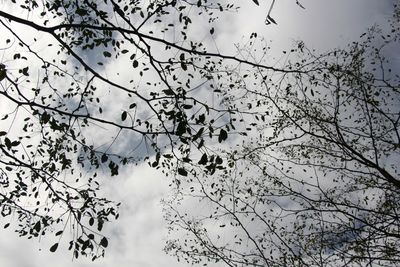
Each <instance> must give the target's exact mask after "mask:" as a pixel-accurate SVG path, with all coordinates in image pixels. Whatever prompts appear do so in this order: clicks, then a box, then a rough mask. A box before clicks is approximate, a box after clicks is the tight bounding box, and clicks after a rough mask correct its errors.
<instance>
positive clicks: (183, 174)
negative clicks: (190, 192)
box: [178, 168, 188, 176]
mask: <svg viewBox="0 0 400 267" xmlns="http://www.w3.org/2000/svg"><path fill="white" fill-rule="evenodd" d="M178 173H179V175H182V176H187V175H188V172H187V170H185V169H184V168H178Z"/></svg>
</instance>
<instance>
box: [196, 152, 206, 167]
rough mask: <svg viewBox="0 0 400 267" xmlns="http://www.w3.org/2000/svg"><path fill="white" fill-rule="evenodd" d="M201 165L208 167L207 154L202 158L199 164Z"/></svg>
mask: <svg viewBox="0 0 400 267" xmlns="http://www.w3.org/2000/svg"><path fill="white" fill-rule="evenodd" d="M198 163H199V164H201V165H206V164H207V154H206V153H204V154H203V156H201V159H200V160H199V162H198Z"/></svg>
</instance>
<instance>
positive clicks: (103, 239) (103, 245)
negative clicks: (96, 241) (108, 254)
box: [100, 237, 108, 248]
mask: <svg viewBox="0 0 400 267" xmlns="http://www.w3.org/2000/svg"><path fill="white" fill-rule="evenodd" d="M100 246H102V247H104V248H106V247H107V246H108V240H107V238H105V237H103V238H102V239H101V241H100Z"/></svg>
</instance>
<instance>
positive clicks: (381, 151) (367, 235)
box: [0, 0, 400, 266]
mask: <svg viewBox="0 0 400 267" xmlns="http://www.w3.org/2000/svg"><path fill="white" fill-rule="evenodd" d="M253 2H254V3H256V4H258V2H257V1H253ZM274 2H275V1H272V4H271V8H270V9H269V12H268V15H267V20H268V19H269V21H270V22H274V21H275V20H273V19H272V18H271V16H270V13H271V9H272V7H273V4H274ZM296 3H297V4H298V5H300V6H301V4H300V3H299V2H297V1H296ZM3 5H4V9H2V10H0V24H1V26H0V27H1V29H2V32H4V36H5V37H4V38H3V40H2V42H3V43H1V44H0V45H1V47H2V51H3V54H2V59H1V62H0V83H1V88H0V95H1V96H0V101H1V108H0V110H1V118H0V119H1V123H0V127H1V128H0V187H1V191H0V208H1V214H2V216H3V217H5V219H7V218H9V219H8V221H7V223H6V224H5V227H8V226H9V225H10V223H13V221H12V219H11V218H14V219H16V220H17V221H18V222H17V224H14V225H15V229H16V231H17V232H18V233H19V235H20V236H26V237H28V238H40V237H41V236H43V235H48V236H49V237H48V238H52V239H54V245H53V246H51V247H50V251H52V252H54V251H56V250H57V248H58V246H59V243H60V242H68V243H69V249H70V250H71V251H72V252H73V254H74V256H75V257H78V256H79V255H85V256H90V257H92V259H93V260H94V259H96V258H98V257H99V256H102V255H104V249H105V248H106V247H107V246H108V242H109V238H108V237H106V236H104V235H103V234H102V229H103V226H104V224H105V223H107V222H109V221H111V220H113V219H117V218H118V206H119V205H120V204H119V203H114V202H112V200H109V199H106V198H104V197H102V196H101V195H102V194H101V191H99V189H100V185H101V178H100V176H102V175H104V174H106V175H111V176H115V175H118V173H119V170H120V168H122V166H125V165H131V164H137V163H138V162H141V161H143V160H148V161H149V164H150V165H151V166H152V167H154V168H159V169H160V170H162V171H163V172H164V173H165V174H167V175H170V174H172V175H173V181H174V184H173V186H174V194H173V196H172V197H171V200H170V201H166V202H165V207H166V219H167V220H168V221H169V222H170V223H171V224H170V231H171V240H170V241H169V243H168V244H167V247H166V251H167V252H169V253H172V254H174V255H176V256H178V258H181V257H182V258H184V259H185V260H187V261H189V262H192V263H200V262H203V263H204V262H223V263H225V264H226V265H228V266H286V265H290V266H291V265H294V266H297V265H298V266H303V265H304V266H340V265H346V266H347V265H357V264H358V265H366V264H377V265H390V264H396V262H398V261H399V260H400V259H399V258H398V255H399V251H398V247H399V227H400V225H399V217H398V214H399V205H398V203H399V193H400V191H399V190H400V178H399V177H398V172H399V170H398V164H397V162H398V159H399V148H400V145H399V144H400V137H399V119H400V110H399V107H400V105H399V99H400V97H399V84H400V83H399V75H398V73H397V71H398V69H396V68H393V66H392V65H393V64H395V63H393V62H392V61H391V59H390V58H389V57H387V54H388V53H390V51H392V50H391V49H393V46H397V47H398V44H399V43H398V42H399V38H398V37H399V29H398V8H397V7H396V8H395V18H394V19H393V20H392V24H391V27H390V30H389V32H388V33H386V32H385V30H387V29H384V30H379V29H377V28H372V29H371V30H369V31H368V32H367V33H366V34H365V35H363V36H362V37H360V40H359V41H358V42H354V43H352V44H350V45H349V46H348V47H347V48H344V49H335V50H332V51H329V52H326V53H322V54H318V53H317V52H315V51H313V50H311V49H308V48H307V46H306V45H305V44H304V43H303V42H298V43H297V44H296V45H295V46H294V47H293V49H292V50H291V51H284V55H285V59H284V60H282V61H281V62H279V63H278V64H274V65H272V64H271V63H270V62H268V60H267V59H266V58H267V55H268V52H269V47H268V46H267V45H265V42H264V39H263V38H262V37H260V36H257V33H249V35H250V38H249V40H248V42H247V43H245V44H243V45H242V46H237V47H236V48H237V53H236V54H232V55H231V54H224V53H223V52H220V51H219V50H218V47H217V48H216V47H215V44H214V43H213V42H212V40H213V36H214V35H215V34H216V29H215V28H214V26H213V25H214V23H215V21H217V20H218V16H220V15H222V14H224V13H225V12H231V11H235V10H236V9H237V7H236V3H225V2H224V3H223V2H220V1H212V0H198V1H185V0H182V1H179V0H148V1H128V0H102V1H93V0H84V1H71V0H55V1H54V0H53V1H47V0H46V1H45V0H44V1H34V0H26V1H24V3H23V4H21V2H18V3H17V1H15V0H13V1H11V2H10V3H7V4H3ZM271 19H272V21H271ZM196 25H202V29H201V30H200V29H199V27H196ZM199 32H201V34H199ZM203 36H207V37H209V38H203ZM210 40H211V41H210ZM392 68H393V71H392ZM193 205H195V206H196V207H199V206H200V207H205V208H204V209H193ZM188 210H189V211H191V212H188ZM232 233H235V234H234V235H232ZM182 235H183V236H184V238H182Z"/></svg>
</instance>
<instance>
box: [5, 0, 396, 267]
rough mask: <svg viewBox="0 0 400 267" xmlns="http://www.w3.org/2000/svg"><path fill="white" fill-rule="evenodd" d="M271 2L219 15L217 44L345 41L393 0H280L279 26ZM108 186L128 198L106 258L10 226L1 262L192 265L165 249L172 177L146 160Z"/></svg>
mask: <svg viewBox="0 0 400 267" xmlns="http://www.w3.org/2000/svg"><path fill="white" fill-rule="evenodd" d="M270 2H271V1H270V0H260V6H259V7H257V6H256V5H254V3H253V2H252V1H251V0H246V1H240V3H241V4H242V6H243V8H242V9H241V11H240V12H239V13H238V14H231V15H229V16H227V17H226V18H224V19H222V20H220V21H219V23H218V25H216V30H217V31H218V35H217V39H216V43H217V45H218V48H219V49H220V51H221V52H223V51H233V43H234V42H240V41H241V40H243V38H248V37H249V35H250V33H251V32H257V33H258V34H259V35H263V36H265V37H266V38H267V39H268V40H271V41H272V43H271V46H272V48H273V51H274V52H276V53H278V52H279V51H280V50H285V49H287V48H289V47H290V45H291V44H292V43H293V41H294V40H304V41H305V42H306V43H307V44H308V46H310V47H315V48H318V49H320V50H324V49H328V48H333V47H337V46H340V45H344V44H346V43H348V42H349V41H351V40H356V39H357V37H358V36H359V35H360V34H362V33H363V31H364V30H365V29H366V28H367V27H369V26H372V25H373V24H374V23H378V24H382V23H386V21H387V18H388V17H389V16H391V10H392V4H393V2H394V1H392V0H335V1H332V0H303V1H301V2H302V4H303V5H304V6H305V9H304V10H303V9H301V8H299V7H298V6H297V5H296V4H295V0H278V1H276V2H277V3H276V4H275V8H274V10H273V12H272V14H271V15H272V17H273V18H274V19H275V20H276V21H277V23H278V25H270V26H266V25H265V24H264V19H265V15H266V13H267V10H268V6H269V4H270ZM0 7H1V4H0ZM197 26H199V27H201V25H197ZM226 40H229V42H226ZM104 190H105V191H106V194H108V195H111V196H112V198H113V199H116V200H117V201H121V202H122V203H123V206H122V208H121V216H120V219H119V221H117V222H116V223H114V224H113V225H111V226H110V227H109V229H108V231H109V232H110V234H111V236H110V246H109V248H108V249H107V251H106V257H105V258H104V259H101V260H98V261H96V262H94V263H92V262H91V261H90V260H89V259H83V258H81V259H79V260H74V261H72V254H71V253H70V252H69V251H65V250H63V249H59V250H58V251H57V252H56V253H50V252H49V250H48V248H49V244H48V243H46V240H41V241H40V242H37V240H26V239H23V238H18V237H17V235H15V234H14V233H13V232H12V230H11V229H7V230H3V231H2V232H1V238H0V266H6V267H39V266H40V267H47V266H49V267H50V266H51V267H67V266H73V267H84V266H119V267H147V266H148V267H156V266H189V265H185V264H178V263H177V262H176V261H175V259H174V258H171V257H169V256H166V255H165V254H164V252H163V251H162V248H163V246H164V241H165V239H166V231H165V226H164V223H163V218H162V207H161V205H160V203H159V202H160V199H161V198H163V197H166V196H167V195H168V179H167V178H164V177H163V176H162V175H161V174H160V173H158V172H156V171H155V170H152V169H150V168H149V167H147V165H146V164H144V165H142V166H138V167H132V169H129V170H127V169H126V170H124V172H123V173H122V174H121V175H120V176H119V177H118V178H112V179H111V180H110V181H109V183H108V184H107V185H106V186H105V188H104Z"/></svg>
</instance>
